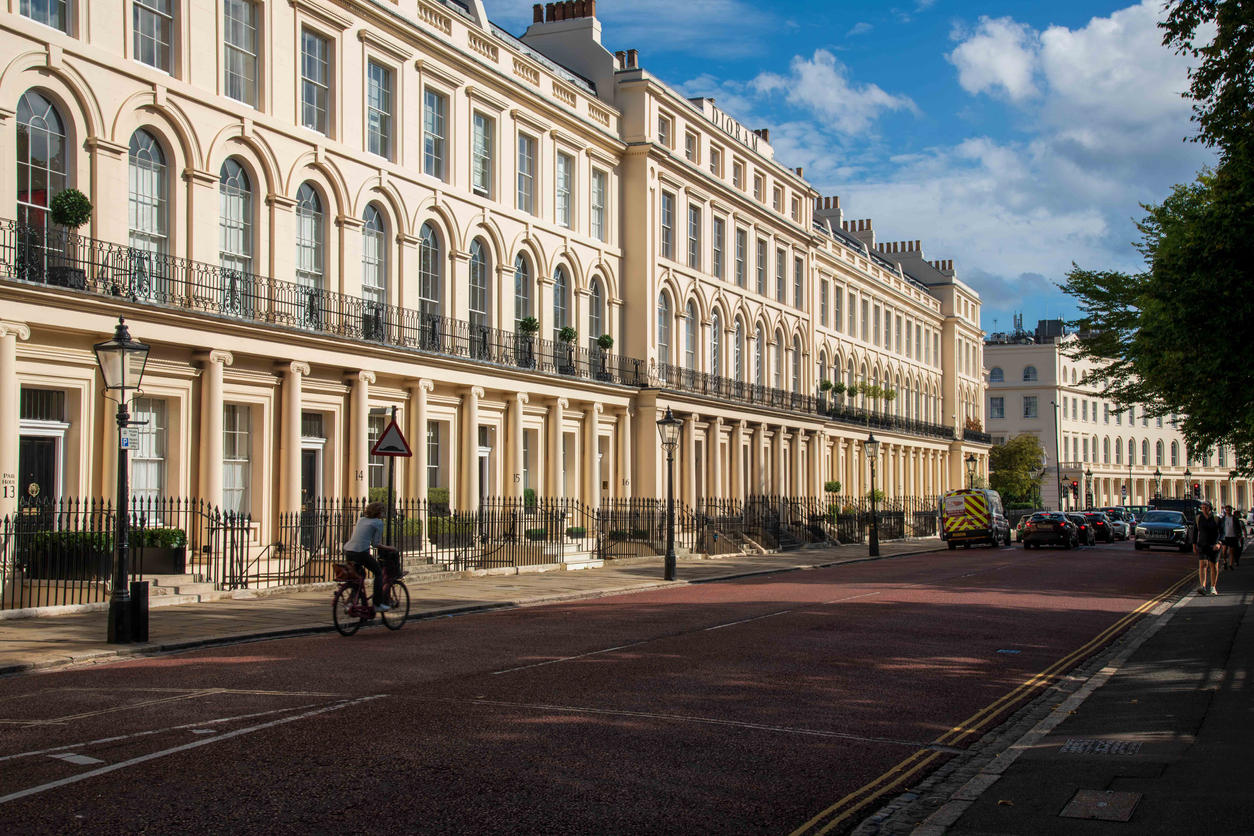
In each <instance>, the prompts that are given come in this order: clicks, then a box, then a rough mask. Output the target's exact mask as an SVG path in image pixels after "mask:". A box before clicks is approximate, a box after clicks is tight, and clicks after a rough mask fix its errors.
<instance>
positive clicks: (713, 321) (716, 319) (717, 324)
mask: <svg viewBox="0 0 1254 836" xmlns="http://www.w3.org/2000/svg"><path fill="white" fill-rule="evenodd" d="M709 371H710V374H722V373H723V320H722V318H721V317H720V316H719V315H718V311H715V312H714V316H712V317H711V318H710V369H709Z"/></svg>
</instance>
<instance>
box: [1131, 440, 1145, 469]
mask: <svg viewBox="0 0 1254 836" xmlns="http://www.w3.org/2000/svg"><path fill="white" fill-rule="evenodd" d="M1134 449H1136V448H1134V447H1133V446H1132V439H1128V463H1129V464H1131V463H1132V451H1133V450H1134ZM1141 464H1149V439H1148V438H1143V439H1141Z"/></svg>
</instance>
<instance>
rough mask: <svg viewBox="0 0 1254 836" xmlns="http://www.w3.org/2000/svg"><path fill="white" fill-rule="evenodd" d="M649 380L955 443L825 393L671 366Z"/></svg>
mask: <svg viewBox="0 0 1254 836" xmlns="http://www.w3.org/2000/svg"><path fill="white" fill-rule="evenodd" d="M649 379H650V382H651V385H653V386H656V387H658V388H660V389H671V390H674V391H677V392H689V393H692V394H696V395H702V396H705V397H710V398H718V399H720V400H725V401H734V402H736V403H743V404H749V405H752V406H761V407H766V408H769V409H784V410H788V411H790V412H803V413H806V414H808V415H814V416H817V417H821V418H825V419H827V420H829V421H835V422H837V423H841V424H849V425H852V426H859V427H866V428H867V429H869V430H886V431H890V432H900V433H906V434H908V435H918V436H924V437H926V438H937V439H943V440H945V441H953V440H954V429H953V427H949V426H945V425H944V424H931V423H928V422H926V421H916V420H914V419H911V418H902V417H901V416H897V415H889V414H887V413H884V412H880V411H878V410H873V409H866V408H864V407H859V406H854V405H852V404H844V403H839V402H838V401H837V398H836V397H835V396H834V395H832V394H830V393H827V392H820V393H819V394H817V395H806V394H803V393H801V392H789V391H787V390H785V389H776V388H773V387H768V386H761V385H758V384H754V383H744V382H742V381H739V380H732V379H731V378H728V377H723V376H721V375H716V374H708V373H706V372H698V371H694V370H692V369H686V368H683V367H681V366H676V365H673V364H670V363H655V364H654V365H653V368H652V372H651V374H650V376H649Z"/></svg>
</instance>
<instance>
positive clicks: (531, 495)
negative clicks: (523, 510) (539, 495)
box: [523, 488, 536, 506]
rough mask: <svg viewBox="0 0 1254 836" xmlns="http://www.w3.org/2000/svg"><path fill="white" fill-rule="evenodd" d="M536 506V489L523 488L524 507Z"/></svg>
mask: <svg viewBox="0 0 1254 836" xmlns="http://www.w3.org/2000/svg"><path fill="white" fill-rule="evenodd" d="M535 504H536V489H535V488H523V505H527V506H534V505H535Z"/></svg>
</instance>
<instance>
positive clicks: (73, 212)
mask: <svg viewBox="0 0 1254 836" xmlns="http://www.w3.org/2000/svg"><path fill="white" fill-rule="evenodd" d="M48 209H49V210H51V212H52V222H53V223H54V224H56V225H57V226H63V227H65V228H66V229H78V228H79V227H80V226H82V225H83V224H85V223H87V222H88V221H89V220H91V201H90V200H88V199H87V195H85V194H83V193H82V192H80V191H79V190H78V189H65V190H63V191H60V192H57V194H56V196H55V197H53V198H52V202H51V203H50V204H48Z"/></svg>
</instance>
